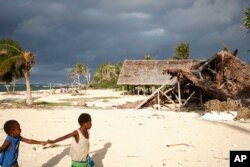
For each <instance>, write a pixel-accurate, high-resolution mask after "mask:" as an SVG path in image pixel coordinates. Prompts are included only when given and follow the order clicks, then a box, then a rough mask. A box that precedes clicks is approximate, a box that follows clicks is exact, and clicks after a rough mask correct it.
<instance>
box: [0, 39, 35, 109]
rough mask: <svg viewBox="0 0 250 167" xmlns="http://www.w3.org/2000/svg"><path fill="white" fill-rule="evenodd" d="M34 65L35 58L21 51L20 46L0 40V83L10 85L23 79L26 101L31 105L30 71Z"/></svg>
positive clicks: (11, 41) (14, 42)
mask: <svg viewBox="0 0 250 167" xmlns="http://www.w3.org/2000/svg"><path fill="white" fill-rule="evenodd" d="M34 63H35V56H34V55H33V54H32V53H31V52H29V51H25V50H22V49H21V47H20V45H19V44H18V43H17V42H16V41H13V40H11V39H3V40H0V81H1V82H6V83H10V82H11V81H13V80H16V79H19V78H25V82H26V90H27V99H26V104H27V105H31V104H32V103H33V102H32V96H31V87H30V70H31V68H32V66H33V65H34Z"/></svg>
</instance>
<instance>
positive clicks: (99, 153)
mask: <svg viewBox="0 0 250 167" xmlns="http://www.w3.org/2000/svg"><path fill="white" fill-rule="evenodd" d="M110 147H111V143H105V144H104V147H103V148H102V149H99V150H96V151H93V152H91V153H92V154H93V160H94V162H95V166H96V167H103V163H102V160H103V159H104V158H105V156H106V154H107V152H108V149H109V148H110ZM69 150H70V147H67V148H65V149H64V150H63V151H62V152H61V153H59V154H57V155H56V156H55V157H52V158H51V159H50V160H48V161H47V162H46V163H45V164H43V165H42V167H53V166H56V165H57V164H58V163H59V162H60V160H61V159H63V158H64V157H65V156H66V155H68V154H69Z"/></svg>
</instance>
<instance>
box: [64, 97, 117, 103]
mask: <svg viewBox="0 0 250 167" xmlns="http://www.w3.org/2000/svg"><path fill="white" fill-rule="evenodd" d="M119 98H120V97H91V98H75V99H60V101H67V102H75V101H78V100H81V99H84V100H85V101H86V102H94V101H97V100H103V101H106V102H108V101H109V100H110V99H119Z"/></svg>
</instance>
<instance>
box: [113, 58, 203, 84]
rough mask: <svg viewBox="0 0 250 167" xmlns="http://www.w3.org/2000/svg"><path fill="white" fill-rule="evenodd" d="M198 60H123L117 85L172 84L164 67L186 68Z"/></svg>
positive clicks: (172, 81) (173, 81)
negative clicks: (164, 72)
mask: <svg viewBox="0 0 250 167" xmlns="http://www.w3.org/2000/svg"><path fill="white" fill-rule="evenodd" d="M200 62H201V61H199V60H125V61H124V62H123V65H122V69H121V72H120V75H119V77H118V81H117V84H118V85H163V84H169V85H172V84H174V83H175V82H176V81H175V80H171V76H170V75H166V74H163V73H162V72H163V70H165V69H172V68H174V69H176V68H177V69H186V68H187V69H188V68H190V67H191V66H193V65H195V64H198V63H200Z"/></svg>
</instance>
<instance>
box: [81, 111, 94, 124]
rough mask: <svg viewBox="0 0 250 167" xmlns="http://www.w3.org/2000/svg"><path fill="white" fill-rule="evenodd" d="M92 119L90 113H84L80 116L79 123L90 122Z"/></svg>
mask: <svg viewBox="0 0 250 167" xmlns="http://www.w3.org/2000/svg"><path fill="white" fill-rule="evenodd" d="M89 121H91V116H90V115H89V114H88V113H82V114H81V115H80V116H79V117H78V123H79V125H82V124H83V123H86V122H89Z"/></svg>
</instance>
